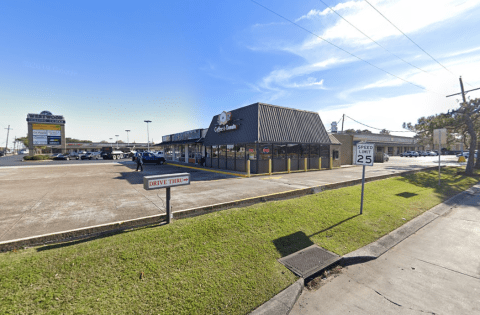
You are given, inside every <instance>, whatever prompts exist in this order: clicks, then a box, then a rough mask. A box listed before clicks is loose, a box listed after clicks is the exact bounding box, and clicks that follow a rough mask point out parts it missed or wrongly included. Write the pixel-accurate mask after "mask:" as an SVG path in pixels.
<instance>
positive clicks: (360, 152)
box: [353, 143, 375, 214]
mask: <svg viewBox="0 0 480 315" xmlns="http://www.w3.org/2000/svg"><path fill="white" fill-rule="evenodd" d="M374 154H375V145H374V144H372V143H358V144H357V145H356V150H355V156H354V159H353V161H354V162H355V164H356V165H362V166H363V171H362V197H361V201H360V214H362V213H363V192H364V190H365V166H366V165H368V166H373V157H374Z"/></svg>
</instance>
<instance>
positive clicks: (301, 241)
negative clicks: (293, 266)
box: [273, 231, 313, 257]
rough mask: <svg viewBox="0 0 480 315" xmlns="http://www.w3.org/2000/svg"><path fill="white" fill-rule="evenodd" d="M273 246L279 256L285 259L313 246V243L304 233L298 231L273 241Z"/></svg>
mask: <svg viewBox="0 0 480 315" xmlns="http://www.w3.org/2000/svg"><path fill="white" fill-rule="evenodd" d="M273 244H274V245H275V247H276V248H277V251H278V252H279V253H280V255H282V257H285V256H288V255H290V254H293V253H295V252H298V251H299V250H302V249H304V248H307V247H308V246H311V245H313V242H312V241H311V240H310V238H309V237H308V236H307V235H306V234H305V233H303V232H300V231H299V232H295V233H293V234H290V235H286V236H282V237H280V238H277V239H276V240H273Z"/></svg>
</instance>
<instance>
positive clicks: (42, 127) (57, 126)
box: [32, 124, 62, 130]
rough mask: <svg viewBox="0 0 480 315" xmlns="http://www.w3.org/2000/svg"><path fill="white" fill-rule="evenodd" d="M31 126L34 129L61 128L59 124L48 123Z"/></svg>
mask: <svg viewBox="0 0 480 315" xmlns="http://www.w3.org/2000/svg"><path fill="white" fill-rule="evenodd" d="M32 128H33V129H35V130H62V126H60V125H49V124H32Z"/></svg>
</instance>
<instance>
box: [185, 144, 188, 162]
mask: <svg viewBox="0 0 480 315" xmlns="http://www.w3.org/2000/svg"><path fill="white" fill-rule="evenodd" d="M185 163H188V144H185Z"/></svg>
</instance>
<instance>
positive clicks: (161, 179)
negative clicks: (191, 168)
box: [143, 173, 190, 224]
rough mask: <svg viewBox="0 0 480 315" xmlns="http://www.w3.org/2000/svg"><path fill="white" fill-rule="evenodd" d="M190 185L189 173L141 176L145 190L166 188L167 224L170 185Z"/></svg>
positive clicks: (170, 213) (169, 211)
mask: <svg viewBox="0 0 480 315" xmlns="http://www.w3.org/2000/svg"><path fill="white" fill-rule="evenodd" d="M183 185H190V174H189V173H177V174H168V175H153V176H144V177H143V188H144V189H146V190H151V189H159V188H167V198H166V202H165V203H166V212H167V224H168V223H170V219H171V218H172V211H171V209H170V187H173V186H183Z"/></svg>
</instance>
